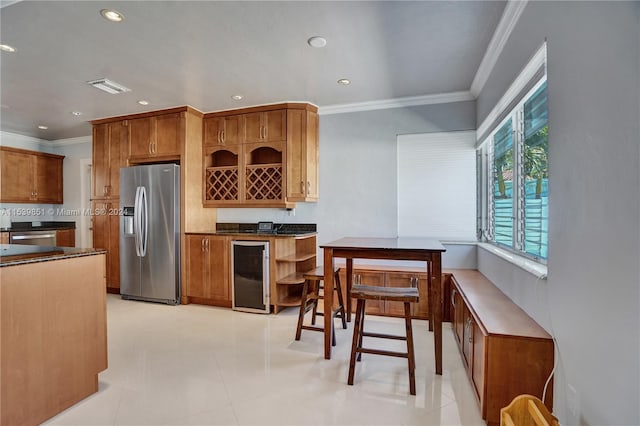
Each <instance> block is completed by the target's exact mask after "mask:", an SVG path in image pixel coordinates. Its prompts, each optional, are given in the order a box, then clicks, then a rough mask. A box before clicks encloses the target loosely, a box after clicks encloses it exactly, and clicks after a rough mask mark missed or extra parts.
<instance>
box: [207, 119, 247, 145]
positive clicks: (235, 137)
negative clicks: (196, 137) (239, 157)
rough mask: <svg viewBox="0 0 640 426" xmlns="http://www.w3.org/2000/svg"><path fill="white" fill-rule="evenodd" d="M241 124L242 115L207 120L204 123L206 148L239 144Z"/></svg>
mask: <svg viewBox="0 0 640 426" xmlns="http://www.w3.org/2000/svg"><path fill="white" fill-rule="evenodd" d="M241 123H242V116H241V115H231V116H228V117H212V118H207V119H205V120H204V121H203V125H204V138H203V140H204V144H205V145H206V146H215V145H237V144H239V143H240V142H241V140H240V129H241Z"/></svg>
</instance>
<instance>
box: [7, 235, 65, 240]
mask: <svg viewBox="0 0 640 426" xmlns="http://www.w3.org/2000/svg"><path fill="white" fill-rule="evenodd" d="M55 236H56V234H38V235H12V236H11V239H12V240H38V239H40V238H54V237H55Z"/></svg>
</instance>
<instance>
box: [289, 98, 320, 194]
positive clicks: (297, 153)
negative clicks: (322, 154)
mask: <svg viewBox="0 0 640 426" xmlns="http://www.w3.org/2000/svg"><path fill="white" fill-rule="evenodd" d="M287 199H288V200H289V201H317V200H318V114H317V113H315V112H313V111H306V110H289V111H288V112H287Z"/></svg>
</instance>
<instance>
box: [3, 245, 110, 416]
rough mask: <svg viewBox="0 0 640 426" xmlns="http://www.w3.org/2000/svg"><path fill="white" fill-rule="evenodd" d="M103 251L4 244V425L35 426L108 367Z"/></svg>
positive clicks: (80, 395)
mask: <svg viewBox="0 0 640 426" xmlns="http://www.w3.org/2000/svg"><path fill="white" fill-rule="evenodd" d="M105 265H106V263H105V251H104V250H99V249H76V248H63V247H43V246H16V245H7V244H0V425H18V424H19V425H32V424H33V425H35V424H39V423H42V422H43V421H44V420H46V419H48V418H50V417H52V416H54V415H56V414H57V413H59V412H61V411H63V410H64V409H66V408H68V407H70V406H72V405H73V404H75V403H76V402H78V401H80V400H82V399H84V398H86V397H87V396H89V395H91V394H92V393H94V392H97V390H98V373H99V372H101V371H103V370H105V369H106V368H107V325H106V319H107V313H106V293H105Z"/></svg>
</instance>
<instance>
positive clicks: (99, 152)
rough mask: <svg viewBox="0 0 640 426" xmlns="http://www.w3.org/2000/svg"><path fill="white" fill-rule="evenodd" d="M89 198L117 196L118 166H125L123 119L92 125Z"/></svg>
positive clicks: (118, 190)
mask: <svg viewBox="0 0 640 426" xmlns="http://www.w3.org/2000/svg"><path fill="white" fill-rule="evenodd" d="M92 156H93V159H92V161H93V167H92V178H93V179H92V187H91V198H92V199H101V198H118V197H119V195H120V168H121V167H126V166H127V127H125V125H124V121H117V122H114V123H104V124H98V125H95V126H94V127H93V153H92Z"/></svg>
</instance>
